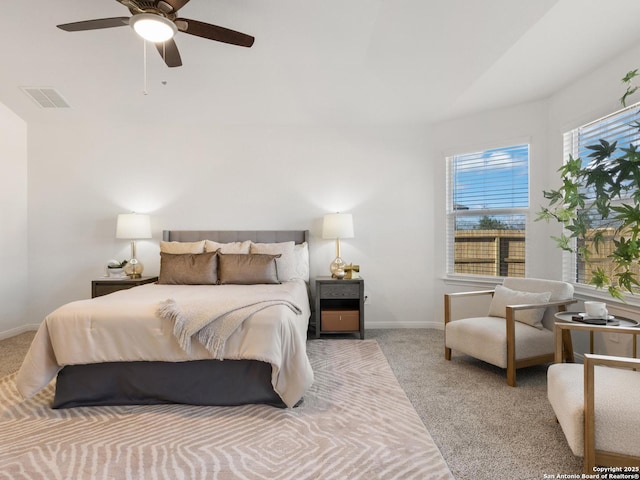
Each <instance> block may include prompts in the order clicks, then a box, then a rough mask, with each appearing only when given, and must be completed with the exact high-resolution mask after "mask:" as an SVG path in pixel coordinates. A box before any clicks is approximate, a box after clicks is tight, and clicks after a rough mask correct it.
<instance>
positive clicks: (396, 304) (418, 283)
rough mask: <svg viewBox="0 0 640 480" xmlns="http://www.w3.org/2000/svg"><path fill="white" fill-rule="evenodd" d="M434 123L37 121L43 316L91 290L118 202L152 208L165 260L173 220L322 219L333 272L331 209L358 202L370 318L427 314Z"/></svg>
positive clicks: (400, 321) (36, 241)
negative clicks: (428, 136)
mask: <svg viewBox="0 0 640 480" xmlns="http://www.w3.org/2000/svg"><path fill="white" fill-rule="evenodd" d="M425 131H426V128H425V127H423V126H417V127H402V128H400V127H398V128H387V127H384V128H383V127H380V128H373V127H372V128H364V127H363V128H329V127H327V128H323V127H317V128H312V127H309V128H297V127H258V126H255V127H229V128H225V127H219V126H215V125H207V126H204V125H197V126H196V125H181V124H180V123H179V122H163V121H162V122H161V121H158V122H157V124H155V125H148V124H147V125H141V124H130V125H128V124H122V123H120V124H100V123H91V124H70V123H65V122H59V123H57V124H55V125H52V124H36V125H30V135H29V171H30V175H29V182H30V183H29V206H30V211H29V235H30V239H31V242H30V247H29V265H30V273H31V282H30V292H31V296H30V300H31V302H30V308H29V318H30V319H33V320H34V321H35V320H36V319H41V318H43V316H44V315H46V314H47V313H48V312H49V311H51V310H52V309H54V308H56V307H57V306H59V305H61V304H63V303H65V302H68V301H70V300H75V299H81V298H87V297H88V296H89V294H90V289H89V287H90V281H91V279H92V278H95V277H97V276H99V275H101V274H102V272H103V267H104V265H105V263H106V261H107V260H109V259H110V258H117V259H123V258H128V256H129V243H128V242H127V241H123V240H117V239H115V238H114V235H115V219H116V215H117V214H118V213H123V212H128V211H130V210H135V211H137V212H144V213H149V214H151V215H152V225H153V230H154V238H153V240H152V241H140V242H138V257H139V258H140V259H141V260H142V261H143V263H144V264H145V266H146V267H145V272H146V273H157V272H158V263H159V255H158V246H157V244H158V241H159V240H160V237H161V230H162V229H249V230H251V229H309V230H311V255H312V275H325V274H327V272H328V265H329V263H330V262H331V260H332V259H333V257H334V256H335V250H334V243H333V242H332V241H326V240H322V239H321V238H320V237H321V232H320V230H321V219H322V216H323V215H324V214H325V213H327V212H334V211H343V212H351V213H353V216H354V224H355V238H353V239H348V240H343V241H342V256H343V258H344V259H345V260H346V261H347V262H353V263H357V264H360V265H361V275H362V277H363V278H364V279H365V282H366V283H365V285H366V288H365V290H366V292H367V294H368V295H369V298H370V304H368V305H367V307H366V325H367V327H369V328H371V327H373V326H376V325H378V326H381V325H382V326H384V325H386V326H390V325H397V326H402V325H405V326H407V325H414V324H422V325H424V324H425V321H428V320H429V319H430V313H429V312H430V311H431V310H432V308H431V307H432V306H431V305H430V303H429V300H430V299H429V298H428V297H427V296H425V295H424V292H425V291H430V289H431V288H432V277H431V276H430V275H429V274H427V273H425V272H430V271H431V263H432V262H433V252H434V248H433V245H432V240H433V238H432V236H431V235H430V229H431V228H432V225H433V210H432V209H431V208H430V207H429V205H430V192H431V191H432V190H433V188H434V186H435V185H434V183H435V182H437V181H438V179H436V178H433V177H432V175H430V174H429V168H428V164H427V163H425V161H424V159H425V156H426V151H427V146H426V140H425Z"/></svg>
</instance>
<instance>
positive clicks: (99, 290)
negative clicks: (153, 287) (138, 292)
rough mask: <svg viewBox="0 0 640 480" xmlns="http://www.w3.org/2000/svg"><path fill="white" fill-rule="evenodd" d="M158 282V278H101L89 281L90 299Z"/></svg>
mask: <svg viewBox="0 0 640 480" xmlns="http://www.w3.org/2000/svg"><path fill="white" fill-rule="evenodd" d="M157 281H158V277H141V278H129V277H126V278H109V277H105V278H101V279H100V280H92V281H91V298H95V297H101V296H102V295H107V294H109V293H113V292H117V291H119V290H126V289H128V288H131V287H137V286H138V285H144V284H145V283H154V282H157Z"/></svg>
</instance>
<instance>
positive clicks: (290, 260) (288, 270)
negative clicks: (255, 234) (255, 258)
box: [250, 242, 296, 282]
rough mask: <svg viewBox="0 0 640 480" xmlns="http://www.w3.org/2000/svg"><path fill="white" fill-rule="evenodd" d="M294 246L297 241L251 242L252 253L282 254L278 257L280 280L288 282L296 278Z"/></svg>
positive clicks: (277, 264)
mask: <svg viewBox="0 0 640 480" xmlns="http://www.w3.org/2000/svg"><path fill="white" fill-rule="evenodd" d="M294 247H295V242H281V243H251V249H250V253H266V254H269V255H278V254H280V257H279V258H276V266H277V267H278V280H280V281H281V282H288V281H289V280H292V279H294V278H296V267H295V257H294V255H293V249H294Z"/></svg>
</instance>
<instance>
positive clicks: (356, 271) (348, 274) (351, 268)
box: [344, 263, 360, 280]
mask: <svg viewBox="0 0 640 480" xmlns="http://www.w3.org/2000/svg"><path fill="white" fill-rule="evenodd" d="M344 271H345V276H344V278H345V279H347V280H353V279H355V278H360V265H354V264H353V263H350V264H349V265H345V266H344Z"/></svg>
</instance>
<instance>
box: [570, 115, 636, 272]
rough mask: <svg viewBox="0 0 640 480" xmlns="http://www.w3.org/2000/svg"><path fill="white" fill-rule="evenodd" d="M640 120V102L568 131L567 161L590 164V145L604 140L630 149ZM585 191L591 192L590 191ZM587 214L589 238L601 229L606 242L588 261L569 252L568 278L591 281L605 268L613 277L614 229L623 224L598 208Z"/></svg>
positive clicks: (634, 142)
mask: <svg viewBox="0 0 640 480" xmlns="http://www.w3.org/2000/svg"><path fill="white" fill-rule="evenodd" d="M638 121H640V112H639V111H638V105H632V106H630V107H628V108H625V109H622V110H619V111H618V112H615V113H613V114H611V115H608V116H606V117H604V118H600V119H598V120H595V121H593V122H591V123H588V124H587V125H583V126H581V127H578V128H576V129H575V130H571V131H570V132H567V133H565V134H564V161H565V162H566V161H567V160H568V159H569V156H572V157H573V158H580V159H581V160H582V164H583V165H584V166H586V165H588V163H589V162H590V161H591V158H589V155H590V154H591V153H592V150H590V149H589V148H588V146H590V145H594V144H597V143H599V141H600V139H603V140H606V141H608V142H610V143H613V142H617V149H618V150H620V149H625V148H628V147H629V145H630V144H631V143H633V144H635V145H638V144H639V143H640V142H639V140H640V134H639V131H638V125H637V124H636V122H638ZM585 193H587V194H589V193H590V192H588V191H587V192H585ZM591 198H595V196H594V195H591ZM626 198H628V197H626ZM622 202H624V198H623V199H622V200H621V201H620V203H622ZM584 213H586V214H587V215H588V218H589V220H590V227H591V228H590V229H589V230H588V231H587V240H586V241H587V242H589V238H593V237H594V235H595V234H596V232H599V233H603V234H604V242H603V243H602V244H601V245H600V246H599V248H598V249H597V251H593V250H594V249H592V251H593V252H592V255H591V256H590V258H589V262H588V263H586V262H584V261H583V260H582V259H581V258H580V257H579V256H578V254H577V253H573V254H568V255H569V256H570V257H571V258H570V261H568V262H565V273H564V277H565V280H566V281H568V282H572V283H577V284H589V281H590V280H591V275H592V272H593V271H594V270H596V269H597V268H602V270H604V272H605V273H606V274H607V275H608V276H610V277H612V274H613V263H612V262H611V261H610V260H609V255H610V254H611V252H612V251H613V248H614V247H613V246H614V241H615V240H617V239H618V238H617V237H616V236H615V235H614V232H615V230H616V227H618V226H619V224H616V223H614V222H612V221H611V220H608V221H606V222H605V221H604V220H603V219H602V217H601V216H599V215H598V214H597V212H595V210H594V209H591V210H589V211H587V212H584ZM576 246H578V247H579V246H580V245H576ZM574 251H577V249H574Z"/></svg>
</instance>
